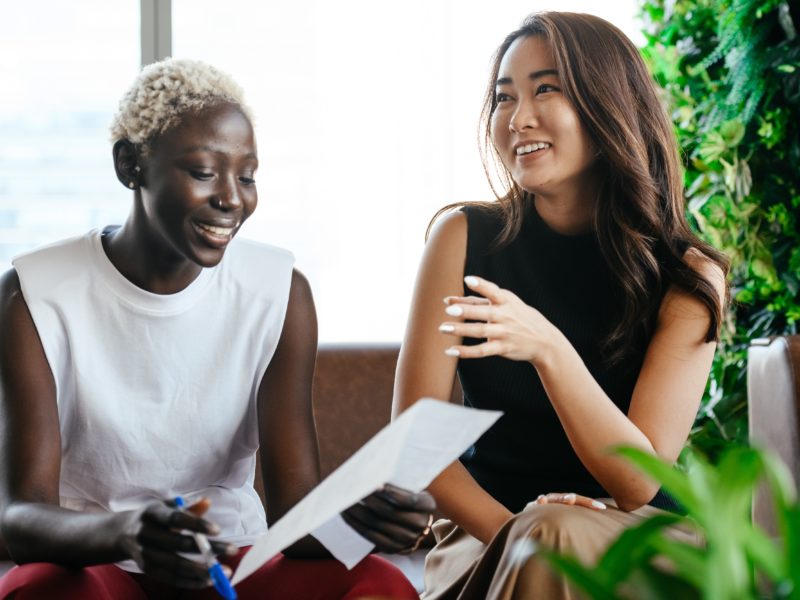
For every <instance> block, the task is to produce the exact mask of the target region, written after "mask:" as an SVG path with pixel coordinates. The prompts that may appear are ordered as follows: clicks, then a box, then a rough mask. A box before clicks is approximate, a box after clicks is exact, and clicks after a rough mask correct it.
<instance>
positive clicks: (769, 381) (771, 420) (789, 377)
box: [747, 335, 800, 536]
mask: <svg viewBox="0 0 800 600" xmlns="http://www.w3.org/2000/svg"><path fill="white" fill-rule="evenodd" d="M747 396H748V410H749V417H750V439H751V441H752V442H753V443H754V444H758V445H760V446H762V447H766V448H769V449H771V450H773V451H774V452H775V453H776V454H777V455H778V456H779V457H780V458H781V459H782V460H783V462H784V464H785V465H786V466H787V467H788V468H789V471H790V472H791V474H792V476H793V477H794V478H795V482H796V483H797V482H799V481H800V437H798V431H800V421H798V417H800V335H792V336H780V337H775V338H770V339H757V340H753V341H752V342H751V344H750V349H749V352H748V364H747ZM753 520H754V522H755V523H757V524H759V525H760V526H762V527H763V528H764V529H765V531H767V532H768V533H769V534H770V535H772V536H776V535H777V528H776V526H775V518H774V515H773V510H772V504H771V502H770V498H769V495H768V494H767V493H766V491H765V490H764V489H763V488H762V489H760V490H759V491H758V492H757V493H756V495H755V498H754V501H753Z"/></svg>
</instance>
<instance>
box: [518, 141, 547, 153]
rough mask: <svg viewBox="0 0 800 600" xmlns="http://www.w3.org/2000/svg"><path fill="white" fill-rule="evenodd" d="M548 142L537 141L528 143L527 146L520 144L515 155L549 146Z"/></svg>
mask: <svg viewBox="0 0 800 600" xmlns="http://www.w3.org/2000/svg"><path fill="white" fill-rule="evenodd" d="M549 147H550V144H548V143H546V142H537V143H535V144H528V145H527V146H520V147H519V148H517V156H522V155H523V154H530V153H531V152H535V151H536V150H542V149H543V148H549Z"/></svg>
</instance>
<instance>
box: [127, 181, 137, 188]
mask: <svg viewBox="0 0 800 600" xmlns="http://www.w3.org/2000/svg"><path fill="white" fill-rule="evenodd" d="M128 187H129V188H131V189H133V188H135V187H136V184H135V183H133V182H132V181H129V182H128Z"/></svg>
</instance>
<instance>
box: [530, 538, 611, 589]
mask: <svg viewBox="0 0 800 600" xmlns="http://www.w3.org/2000/svg"><path fill="white" fill-rule="evenodd" d="M539 556H541V557H543V558H544V559H545V560H547V562H549V563H550V566H551V567H553V569H554V570H556V571H557V572H561V573H562V574H563V575H565V576H566V577H567V578H568V579H569V580H570V581H571V582H572V583H574V584H575V585H576V586H578V587H579V588H581V589H582V590H583V591H584V592H586V593H587V594H588V595H589V597H591V598H594V599H595V600H621V598H620V597H619V596H618V595H617V594H616V592H615V590H614V585H615V584H613V583H612V584H609V583H608V582H607V580H606V578H605V577H604V576H603V574H602V572H601V571H598V570H595V569H590V568H588V567H585V566H583V565H582V564H581V563H580V562H578V560H576V559H575V558H573V557H571V556H562V555H559V554H556V553H555V552H552V551H549V550H540V551H539Z"/></svg>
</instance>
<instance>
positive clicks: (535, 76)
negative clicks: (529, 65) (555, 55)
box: [495, 69, 558, 86]
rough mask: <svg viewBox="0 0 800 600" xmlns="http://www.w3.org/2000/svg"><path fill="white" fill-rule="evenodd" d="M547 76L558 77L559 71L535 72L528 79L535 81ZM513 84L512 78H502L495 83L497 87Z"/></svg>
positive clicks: (545, 70)
mask: <svg viewBox="0 0 800 600" xmlns="http://www.w3.org/2000/svg"><path fill="white" fill-rule="evenodd" d="M547 75H556V76H557V75H558V71H556V70H555V69H542V70H541V71H534V72H533V73H531V74H530V75H528V79H530V80H531V81H534V80H536V79H539V78H541V77H545V76H547ZM511 83H512V81H511V77H501V78H500V79H498V80H497V83H495V86H498V85H509V84H511Z"/></svg>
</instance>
